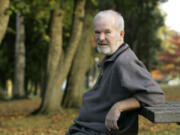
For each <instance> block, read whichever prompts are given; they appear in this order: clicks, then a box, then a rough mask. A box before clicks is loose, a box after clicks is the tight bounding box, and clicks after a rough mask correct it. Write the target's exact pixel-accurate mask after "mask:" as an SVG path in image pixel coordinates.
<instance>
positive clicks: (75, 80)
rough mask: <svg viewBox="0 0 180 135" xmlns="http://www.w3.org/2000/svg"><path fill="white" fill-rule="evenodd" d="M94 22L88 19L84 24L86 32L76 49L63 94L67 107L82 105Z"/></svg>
mask: <svg viewBox="0 0 180 135" xmlns="http://www.w3.org/2000/svg"><path fill="white" fill-rule="evenodd" d="M92 24H93V23H92V22H88V20H86V22H85V24H84V30H83V31H84V33H83V35H82V37H81V41H80V43H79V47H78V49H77V51H76V55H75V57H74V60H73V63H72V66H71V71H70V73H69V76H68V83H67V87H66V90H65V93H64V95H63V100H62V106H63V107H65V108H72V107H73V108H79V107H80V106H81V101H82V94H83V90H85V74H86V71H87V68H88V65H89V59H90V56H91V46H92V45H91V38H92Z"/></svg>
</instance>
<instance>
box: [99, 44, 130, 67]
mask: <svg viewBox="0 0 180 135" xmlns="http://www.w3.org/2000/svg"><path fill="white" fill-rule="evenodd" d="M128 48H129V45H128V44H126V43H123V44H122V45H121V46H120V47H119V48H118V49H117V50H116V51H115V52H114V53H113V54H112V55H110V56H107V55H106V56H105V57H104V59H103V60H102V61H101V62H100V63H99V64H98V67H103V66H104V64H105V63H108V62H113V61H115V60H116V58H117V56H119V55H120V54H121V53H123V52H124V51H126V50H127V49H128Z"/></svg>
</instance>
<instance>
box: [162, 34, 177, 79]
mask: <svg viewBox="0 0 180 135" xmlns="http://www.w3.org/2000/svg"><path fill="white" fill-rule="evenodd" d="M167 42H169V46H168V47H166V48H165V50H164V51H163V52H161V53H160V54H159V59H160V60H161V61H162V65H163V66H162V69H161V70H162V71H163V72H164V73H166V74H169V75H172V76H179V75H180V74H179V73H180V34H178V33H174V34H173V35H172V36H171V37H170V38H169V39H168V40H167Z"/></svg>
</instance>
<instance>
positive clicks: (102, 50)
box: [97, 42, 121, 55]
mask: <svg viewBox="0 0 180 135" xmlns="http://www.w3.org/2000/svg"><path fill="white" fill-rule="evenodd" d="M120 46H121V44H120V42H117V43H116V45H115V46H113V47H112V46H109V45H106V46H105V47H101V45H97V50H98V52H99V53H102V54H105V55H112V54H113V53H114V52H115V51H116V50H117V49H118V48H119V47H120Z"/></svg>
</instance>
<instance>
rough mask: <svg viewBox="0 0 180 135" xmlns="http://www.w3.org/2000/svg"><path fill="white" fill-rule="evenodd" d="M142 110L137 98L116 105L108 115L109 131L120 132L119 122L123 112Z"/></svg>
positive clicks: (106, 122) (107, 125)
mask: <svg viewBox="0 0 180 135" xmlns="http://www.w3.org/2000/svg"><path fill="white" fill-rule="evenodd" d="M137 108H140V103H139V102H138V101H137V100H136V99H135V98H128V99H125V100H123V101H119V102H117V103H115V104H114V105H113V106H112V107H111V109H110V111H109V112H108V113H107V115H106V119H105V125H106V127H107V129H108V130H109V131H111V130H118V129H119V127H118V123H117V122H118V120H119V117H120V115H121V112H123V111H127V110H132V109H137Z"/></svg>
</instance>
